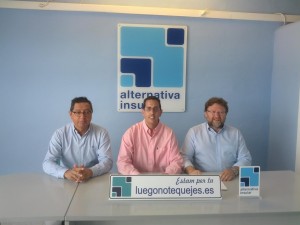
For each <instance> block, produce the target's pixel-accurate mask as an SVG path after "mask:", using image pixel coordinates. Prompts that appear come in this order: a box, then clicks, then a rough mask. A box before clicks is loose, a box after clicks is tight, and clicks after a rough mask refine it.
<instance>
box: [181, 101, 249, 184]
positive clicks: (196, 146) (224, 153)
mask: <svg viewBox="0 0 300 225" xmlns="http://www.w3.org/2000/svg"><path fill="white" fill-rule="evenodd" d="M227 113H228V104H227V102H226V101H225V100H224V99H223V98H217V97H213V98H211V99H209V100H208V101H207V102H206V103H205V109H204V117H205V118H206V120H207V122H205V123H202V124H199V125H197V126H194V127H192V128H191V129H190V130H189V131H188V133H187V135H186V137H185V140H184V143H183V146H182V149H181V152H182V155H183V157H184V168H185V172H186V173H188V174H191V175H199V174H201V172H220V177H221V180H222V181H230V180H232V179H234V178H235V177H236V176H237V175H238V173H239V166H249V165H251V161H252V158H251V154H250V152H249V150H248V149H247V146H246V143H245V140H244V138H243V136H242V134H241V132H240V131H239V130H238V129H236V128H234V127H231V126H228V125H225V120H226V115H227Z"/></svg>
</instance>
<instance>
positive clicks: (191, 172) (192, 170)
mask: <svg viewBox="0 0 300 225" xmlns="http://www.w3.org/2000/svg"><path fill="white" fill-rule="evenodd" d="M185 172H186V173H187V174H188V175H200V174H201V171H200V170H197V169H195V168H194V167H193V166H188V167H186V168H185Z"/></svg>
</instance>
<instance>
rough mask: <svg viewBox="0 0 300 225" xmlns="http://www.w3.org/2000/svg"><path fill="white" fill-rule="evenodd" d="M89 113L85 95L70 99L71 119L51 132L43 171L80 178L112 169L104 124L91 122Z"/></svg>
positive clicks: (91, 109)
mask: <svg viewBox="0 0 300 225" xmlns="http://www.w3.org/2000/svg"><path fill="white" fill-rule="evenodd" d="M92 113H93V106H92V103H91V102H90V101H89V100H88V99H87V98H86V97H78V98H74V99H73V100H72V102H71V107H70V112H69V114H70V117H71V120H72V123H70V124H67V125H65V126H64V127H62V128H60V129H58V130H56V131H55V133H54V134H53V136H52V138H51V140H50V143H49V147H48V152H47V154H46V156H45V159H44V162H43V169H44V171H45V173H47V174H50V175H53V176H55V177H57V178H66V179H68V180H71V181H74V182H82V181H87V180H88V179H89V178H91V177H94V176H98V175H101V174H104V173H107V172H109V171H110V170H111V168H112V165H113V160H112V151H111V146H110V138H109V135H108V132H107V131H106V130H105V129H104V128H102V127H100V126H98V125H95V124H93V123H91V120H92Z"/></svg>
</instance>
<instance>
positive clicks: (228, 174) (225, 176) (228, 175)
mask: <svg viewBox="0 0 300 225" xmlns="http://www.w3.org/2000/svg"><path fill="white" fill-rule="evenodd" d="M235 177H236V175H235V173H234V171H233V169H232V168H229V169H225V170H224V171H223V172H222V173H221V174H220V178H221V181H231V180H233V179H234V178H235Z"/></svg>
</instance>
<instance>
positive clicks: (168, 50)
mask: <svg viewBox="0 0 300 225" xmlns="http://www.w3.org/2000/svg"><path fill="white" fill-rule="evenodd" d="M186 49H187V27H186V26H174V25H136V24H119V25H118V103H117V104H118V105H117V109H118V111H119V112H140V111H141V109H142V103H143V100H144V99H145V98H147V97H148V96H152V95H153V96H156V97H158V98H159V99H160V101H161V104H162V109H163V111H164V112H184V111H185V85H186Z"/></svg>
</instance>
